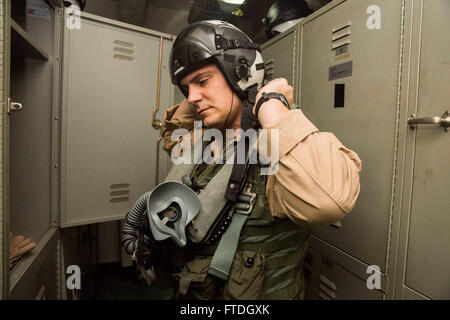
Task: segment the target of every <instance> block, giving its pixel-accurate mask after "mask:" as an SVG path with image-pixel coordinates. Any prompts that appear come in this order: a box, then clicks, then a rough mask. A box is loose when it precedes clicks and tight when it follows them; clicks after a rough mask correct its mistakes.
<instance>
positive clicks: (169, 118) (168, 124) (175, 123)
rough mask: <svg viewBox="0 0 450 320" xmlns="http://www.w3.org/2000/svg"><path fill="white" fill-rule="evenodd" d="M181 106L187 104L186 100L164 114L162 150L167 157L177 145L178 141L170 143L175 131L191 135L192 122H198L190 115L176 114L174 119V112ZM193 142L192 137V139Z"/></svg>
mask: <svg viewBox="0 0 450 320" xmlns="http://www.w3.org/2000/svg"><path fill="white" fill-rule="evenodd" d="M183 104H189V103H188V102H187V100H186V99H185V100H183V102H181V103H180V104H177V105H175V106H173V107H170V108H169V109H167V110H166V112H165V113H164V129H163V134H162V135H163V138H164V143H163V149H164V151H166V152H167V153H168V154H169V155H170V153H171V151H172V148H173V147H174V146H175V145H176V144H177V143H179V141H176V140H175V141H172V139H171V137H172V133H173V132H174V131H175V130H177V129H186V130H187V131H189V132H190V134H191V135H193V132H194V131H193V129H194V121H196V120H200V118H199V117H197V116H196V115H195V114H192V113H181V114H180V113H178V114H177V116H176V117H174V114H175V112H176V111H177V110H178V108H179V107H181V106H182V105H183ZM192 140H193V137H192Z"/></svg>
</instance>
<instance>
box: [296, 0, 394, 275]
mask: <svg viewBox="0 0 450 320" xmlns="http://www.w3.org/2000/svg"><path fill="white" fill-rule="evenodd" d="M333 5H335V6H334V7H333ZM373 5H376V6H378V7H379V8H380V12H381V26H380V29H369V28H368V27H367V21H368V19H369V20H370V14H367V10H368V8H369V7H371V6H373ZM401 10H402V3H401V2H400V1H368V0H364V1H360V0H358V1H344V2H338V1H334V2H332V3H330V4H329V10H328V11H326V12H323V13H322V14H321V15H317V16H315V17H314V19H312V18H307V19H306V20H305V23H304V25H303V30H302V35H301V38H302V49H301V52H302V54H301V61H302V62H301V69H300V74H301V81H300V83H301V86H300V91H301V92H300V98H301V99H300V106H301V107H302V109H303V112H304V113H305V115H306V116H307V117H308V118H309V119H310V120H311V121H312V122H313V123H314V124H315V125H316V126H317V127H318V128H319V130H321V131H323V132H332V133H333V134H335V135H336V136H337V138H338V139H340V140H341V141H342V143H343V144H344V145H345V146H347V147H349V148H350V149H352V150H354V151H355V152H356V153H358V155H359V156H360V158H361V160H362V171H361V175H360V179H361V192H360V195H359V198H358V201H357V203H356V206H355V208H354V210H353V212H351V213H350V214H349V215H348V216H347V217H346V218H345V219H344V220H343V221H341V222H340V223H338V224H335V225H333V226H328V227H323V228H315V229H314V231H313V234H314V235H315V236H317V237H318V238H320V239H321V240H323V241H326V242H328V243H329V244H332V245H333V246H335V247H337V248H339V249H341V250H342V251H344V252H345V253H348V254H349V255H351V256H353V257H355V258H357V259H359V260H360V261H362V262H364V263H365V264H367V265H372V264H374V265H378V266H380V268H381V270H382V272H383V273H384V272H386V262H387V258H386V257H387V250H388V245H389V224H390V216H391V215H392V212H391V202H392V198H393V193H392V181H393V172H394V163H395V146H396V144H397V123H396V115H397V112H398V108H399V106H398V101H397V100H398V72H399V53H400V31H401V19H400V18H401ZM386 43H389V45H386Z"/></svg>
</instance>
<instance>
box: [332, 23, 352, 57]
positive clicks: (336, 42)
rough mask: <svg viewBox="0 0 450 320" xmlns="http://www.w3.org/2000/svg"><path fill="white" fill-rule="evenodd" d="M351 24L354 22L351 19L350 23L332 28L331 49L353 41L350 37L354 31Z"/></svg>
mask: <svg viewBox="0 0 450 320" xmlns="http://www.w3.org/2000/svg"><path fill="white" fill-rule="evenodd" d="M351 25H352V23H351V22H350V21H349V22H348V23H346V24H344V25H342V26H338V27H334V28H333V29H332V30H331V50H336V49H338V48H341V47H343V46H348V45H349V44H350V43H351V42H352V41H351V39H350V36H351V34H352V31H351V30H350V26H351ZM345 51H347V50H345Z"/></svg>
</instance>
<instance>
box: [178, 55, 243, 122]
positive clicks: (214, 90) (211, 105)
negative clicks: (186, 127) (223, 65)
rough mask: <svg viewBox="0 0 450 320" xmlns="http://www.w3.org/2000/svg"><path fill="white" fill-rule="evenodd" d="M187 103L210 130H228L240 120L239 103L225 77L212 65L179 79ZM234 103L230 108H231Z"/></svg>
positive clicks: (239, 100) (240, 103)
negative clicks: (186, 94)
mask: <svg viewBox="0 0 450 320" xmlns="http://www.w3.org/2000/svg"><path fill="white" fill-rule="evenodd" d="M181 86H182V87H184V89H186V91H187V92H188V98H187V100H188V101H189V103H191V104H192V105H194V107H195V110H196V111H197V113H198V114H199V115H200V117H201V119H202V120H203V125H204V126H206V127H209V128H217V129H224V128H231V127H233V125H234V126H235V125H236V121H239V120H240V112H241V106H242V100H241V99H239V97H238V96H237V95H236V94H233V91H232V90H231V88H230V86H229V85H228V83H227V81H226V79H225V77H224V75H223V74H222V72H221V71H220V70H219V68H218V67H217V66H216V65H215V64H209V65H206V66H204V67H202V68H200V69H197V70H196V71H194V72H192V73H190V74H188V75H187V76H185V77H184V78H183V79H182V80H181ZM232 104H233V107H231V105H232Z"/></svg>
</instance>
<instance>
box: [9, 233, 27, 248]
mask: <svg viewBox="0 0 450 320" xmlns="http://www.w3.org/2000/svg"><path fill="white" fill-rule="evenodd" d="M23 239H25V237H24V236H15V237H13V238H12V240H11V243H10V245H11V247H17V246H18V245H19V243H21V242H22V241H23Z"/></svg>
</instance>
